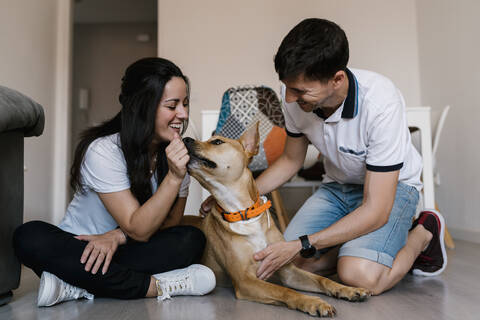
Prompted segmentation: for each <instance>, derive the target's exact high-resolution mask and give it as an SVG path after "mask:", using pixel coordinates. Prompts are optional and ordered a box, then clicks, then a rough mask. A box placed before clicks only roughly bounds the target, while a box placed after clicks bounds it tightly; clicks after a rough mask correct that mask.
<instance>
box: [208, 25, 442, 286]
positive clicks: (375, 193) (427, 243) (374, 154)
mask: <svg viewBox="0 0 480 320" xmlns="http://www.w3.org/2000/svg"><path fill="white" fill-rule="evenodd" d="M348 58H349V49H348V41H347V38H346V35H345V33H344V31H343V30H342V29H341V28H340V27H339V26H338V25H336V24H335V23H333V22H330V21H327V20H323V19H306V20H304V21H302V22H300V23H299V24H298V25H297V26H295V27H294V28H293V29H292V30H291V31H290V32H289V33H288V34H287V36H286V37H285V38H284V39H283V41H282V43H281V45H280V47H279V49H278V52H277V54H276V56H275V69H276V71H277V73H278V74H279V78H280V81H281V82H282V83H283V84H282V89H281V94H282V100H283V106H282V107H283V113H284V117H285V124H286V130H287V139H286V143H285V149H284V152H283V154H282V155H281V156H280V158H279V159H278V160H277V161H276V162H275V163H274V164H272V166H270V167H269V168H268V169H267V170H265V171H264V173H263V174H262V175H260V176H259V177H258V178H257V180H256V181H257V186H258V189H259V192H260V193H261V194H265V193H268V192H270V191H272V190H274V189H276V188H277V187H279V186H281V185H282V184H283V183H285V182H286V181H288V180H289V179H290V178H291V177H292V176H293V175H294V174H295V173H296V172H297V171H298V170H299V169H300V168H301V167H302V165H303V162H304V159H305V154H306V151H307V146H308V143H309V142H311V143H312V144H313V145H314V146H315V147H317V148H318V150H319V151H320V153H321V154H322V155H323V156H324V158H325V163H324V164H325V171H326V174H325V176H324V179H323V184H322V186H321V187H320V188H319V189H318V190H317V191H316V192H315V193H314V194H313V195H312V196H311V197H310V198H309V199H308V200H307V201H306V202H305V204H304V205H303V206H302V207H301V208H300V210H299V211H298V213H297V214H296V215H295V216H294V218H293V219H292V221H291V222H290V224H289V226H288V228H287V230H286V231H285V235H284V236H285V239H286V241H283V242H278V243H273V244H270V245H269V246H267V248H265V249H264V250H262V251H260V252H257V253H256V254H255V256H254V258H255V259H256V260H258V261H261V263H260V266H259V268H258V271H257V276H258V277H259V278H260V279H267V278H269V277H270V276H271V275H272V274H273V273H274V272H275V271H276V270H277V269H278V268H280V267H281V266H282V265H284V264H285V263H287V262H289V261H292V260H294V262H295V264H296V265H298V266H299V267H301V268H303V269H306V270H309V271H312V272H317V273H321V272H322V271H324V270H328V269H332V268H335V267H336V269H337V272H338V275H339V277H340V279H341V280H342V281H343V282H344V283H346V284H348V285H351V286H358V287H364V288H367V289H369V290H371V291H372V293H373V294H380V293H382V292H384V291H385V290H388V289H390V288H391V287H393V286H394V285H395V284H396V283H397V282H398V281H400V280H401V279H402V278H403V276H404V275H405V274H406V273H407V272H408V271H409V270H411V269H413V272H414V273H415V274H422V275H436V274H439V273H441V272H442V271H443V269H444V268H445V266H446V262H447V260H446V255H445V248H444V244H443V230H444V222H443V218H442V217H441V215H440V214H439V213H438V212H423V213H422V214H421V215H420V217H419V219H418V220H416V221H415V222H414V224H413V227H412V218H413V217H414V215H415V211H416V207H417V203H418V198H419V191H420V190H421V188H422V183H421V181H420V175H421V170H422V164H421V157H420V155H419V154H418V152H417V151H416V150H415V148H414V147H413V145H412V143H411V140H410V133H409V131H408V127H407V121H406V114H405V103H404V100H403V97H402V95H401V94H400V92H399V91H398V89H397V88H396V87H395V86H394V85H393V83H392V82H391V81H390V80H389V79H387V78H385V77H383V76H381V75H379V74H376V73H373V72H369V71H365V70H356V69H348V68H347V62H348ZM207 207H208V204H207V203H204V205H203V209H208V208H207ZM411 227H412V228H411ZM409 230H411V231H410V232H409ZM299 252H300V255H297V254H298V253H299Z"/></svg>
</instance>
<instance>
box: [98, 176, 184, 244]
mask: <svg viewBox="0 0 480 320" xmlns="http://www.w3.org/2000/svg"><path fill="white" fill-rule="evenodd" d="M181 182H182V180H180V179H178V178H175V177H172V176H171V175H170V173H168V174H167V175H166V176H165V178H164V179H163V181H162V183H161V184H160V185H159V186H158V189H157V191H156V192H155V193H154V194H153V195H152V197H151V198H150V199H148V200H147V201H146V202H145V203H144V204H143V205H142V206H140V204H139V202H138V200H137V199H136V198H135V196H134V195H133V194H132V192H131V191H130V189H128V190H123V191H119V192H112V193H99V194H98V196H99V197H100V200H102V202H103V205H104V206H105V208H106V209H107V210H108V212H109V213H110V214H111V215H112V217H113V218H114V219H115V221H117V223H118V225H119V226H120V228H121V229H122V230H123V231H124V232H125V233H126V234H127V235H128V236H129V237H130V238H132V239H134V240H137V241H148V239H149V238H150V237H151V236H152V235H153V234H154V233H155V232H156V231H157V230H158V229H159V228H160V226H161V225H162V224H163V222H164V220H165V219H166V218H167V216H168V214H169V212H170V210H171V209H172V205H173V203H174V201H175V199H176V198H177V194H178V190H179V189H180V184H181Z"/></svg>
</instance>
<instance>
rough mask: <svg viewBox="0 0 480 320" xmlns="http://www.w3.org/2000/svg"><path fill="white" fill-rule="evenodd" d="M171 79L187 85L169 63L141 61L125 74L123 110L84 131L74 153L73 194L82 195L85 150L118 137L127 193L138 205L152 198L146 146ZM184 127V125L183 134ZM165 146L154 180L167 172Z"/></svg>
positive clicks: (71, 172)
mask: <svg viewBox="0 0 480 320" xmlns="http://www.w3.org/2000/svg"><path fill="white" fill-rule="evenodd" d="M173 77H179V78H182V79H183V80H184V81H185V83H186V85H187V94H189V84H188V79H187V77H186V76H185V75H183V73H182V71H181V70H180V68H178V67H177V66H176V65H175V64H174V63H172V62H171V61H169V60H166V59H162V58H143V59H140V60H138V61H136V62H134V63H133V64H132V65H130V66H129V67H128V68H127V70H126V71H125V75H124V76H123V78H122V87H121V93H120V96H119V101H120V104H121V105H122V109H121V110H120V112H119V113H118V114H117V115H116V116H115V117H113V118H112V119H110V120H107V121H105V122H103V123H102V124H100V125H98V126H94V127H90V128H88V129H87V130H85V131H84V132H83V133H82V134H81V137H80V142H79V144H78V146H77V148H76V149H75V156H74V160H73V164H72V168H71V169H70V186H71V187H72V188H73V190H74V192H77V191H79V192H83V191H84V189H83V183H82V179H81V175H80V169H81V166H82V162H83V158H84V157H85V153H86V151H87V149H88V146H89V145H90V144H91V143H92V142H93V141H94V140H95V139H97V138H100V137H105V136H108V135H111V134H114V133H117V132H119V133H120V142H121V148H122V151H123V155H124V157H125V160H126V163H127V173H128V178H129V180H130V190H131V191H132V193H133V195H134V196H135V197H136V198H137V200H138V202H139V203H140V204H143V203H145V202H146V201H147V200H148V199H149V198H150V197H151V196H152V187H151V183H150V156H151V154H150V155H149V146H150V144H151V142H152V140H153V137H154V134H155V118H156V113H157V108H158V105H159V103H160V99H161V97H162V94H163V89H164V87H165V85H166V84H167V82H168V81H170V79H172V78H173ZM186 126H187V123H185V124H184V130H185V129H186ZM167 144H168V142H167V143H164V144H161V145H159V147H158V149H157V151H156V152H157V165H156V166H157V179H158V182H159V183H160V181H162V180H163V178H164V177H165V175H166V174H167V172H168V163H167V157H166V155H165V148H166V146H167Z"/></svg>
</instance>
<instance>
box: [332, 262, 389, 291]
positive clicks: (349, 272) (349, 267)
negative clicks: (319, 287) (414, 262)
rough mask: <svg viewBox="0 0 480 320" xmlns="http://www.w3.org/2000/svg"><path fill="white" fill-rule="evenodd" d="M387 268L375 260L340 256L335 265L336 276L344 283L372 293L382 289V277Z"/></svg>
mask: <svg viewBox="0 0 480 320" xmlns="http://www.w3.org/2000/svg"><path fill="white" fill-rule="evenodd" d="M387 269H388V268H387V267H385V266H383V265H380V264H378V263H376V262H373V261H370V260H366V259H362V258H357V257H341V258H340V260H339V262H338V266H337V272H338V277H339V278H340V280H341V281H342V282H343V283H344V284H346V285H348V286H352V287H360V288H365V289H368V290H370V291H371V292H372V294H374V295H378V294H380V293H382V292H383V291H384V288H383V287H382V278H383V276H384V272H387V271H388V270H387Z"/></svg>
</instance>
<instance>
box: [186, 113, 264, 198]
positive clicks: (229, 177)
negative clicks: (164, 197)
mask: <svg viewBox="0 0 480 320" xmlns="http://www.w3.org/2000/svg"><path fill="white" fill-rule="evenodd" d="M259 140H260V138H259V134H258V122H257V123H256V124H255V125H254V126H252V127H251V128H249V129H248V130H246V131H245V132H244V133H243V135H242V136H241V137H240V138H239V139H238V140H234V139H228V138H225V137H221V136H212V137H211V138H210V139H208V140H207V141H203V142H201V141H196V140H193V139H192V138H185V139H183V141H184V143H185V145H186V147H187V149H188V154H189V156H190V161H189V163H188V172H189V173H190V175H191V176H192V177H194V178H195V179H197V180H198V181H199V182H200V184H201V185H202V186H203V187H204V188H205V189H207V190H208V191H210V192H211V193H212V194H215V193H214V191H218V190H219V189H221V187H222V186H223V187H226V188H227V189H230V188H232V187H233V186H234V185H235V184H236V183H237V182H239V181H241V180H242V179H245V175H246V174H247V175H250V176H251V173H250V171H249V170H248V168H247V166H248V164H249V163H250V161H251V160H252V157H253V156H254V155H256V154H257V153H258V148H259Z"/></svg>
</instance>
